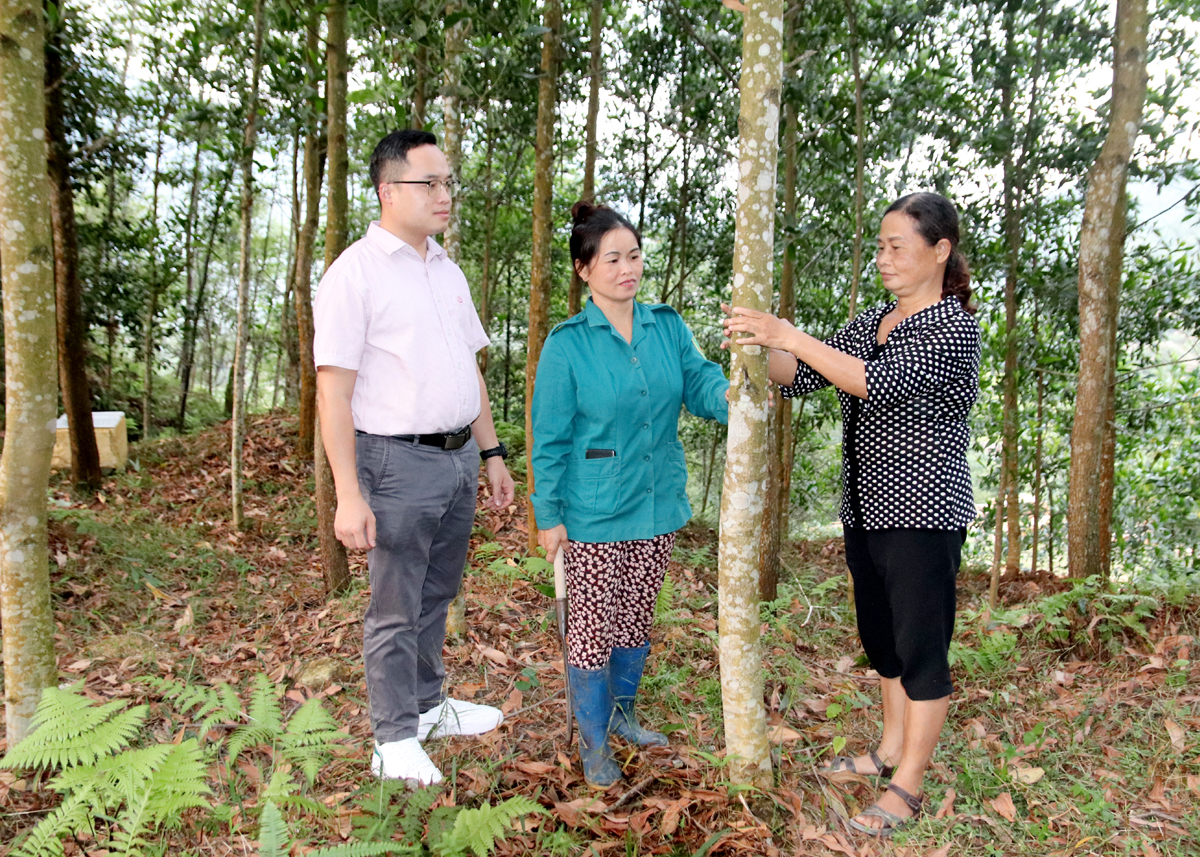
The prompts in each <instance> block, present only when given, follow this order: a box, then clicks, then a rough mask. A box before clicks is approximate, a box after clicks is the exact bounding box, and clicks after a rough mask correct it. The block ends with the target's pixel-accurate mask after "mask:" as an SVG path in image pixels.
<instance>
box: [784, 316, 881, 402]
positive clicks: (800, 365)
mask: <svg viewBox="0 0 1200 857" xmlns="http://www.w3.org/2000/svg"><path fill="white" fill-rule="evenodd" d="M862 319H863V316H861V315H860V316H859V317H858V318H856V319H855V320H854V321H852V322H850V323H849V324H848V325H846V326H845V327H843V328H842V329H841V330H839V331H838V332H837V333H835V334H834V335H833V336H831V337H829V338H828V339H826V340H825V344H826V345H828V346H829V347H830V348H836V349H837V350H838V351H841V352H842V353H843V354H854V349H853V347H852V345H853V343H854V341H855V338H856V337H857V336H861V334H862V331H861V327H862V325H863V320H862ZM828 386H830V383H829V380H828V379H827V378H826V377H825V376H824V375H822V374H821V373H820V372H818V371H817V370H816V369H814V368H812V367H811V366H809V365H808V364H807V363H805V362H804V361H803V360H801V359H799V358H796V377H795V378H794V379H793V380H792V383H791V384H780V385H779V394H780V395H781V396H783V397H784V398H785V399H794V398H795V397H796V396H802V395H804V394H805V393H815V392H816V391H817V390H823V389H825V388H826V387H828Z"/></svg>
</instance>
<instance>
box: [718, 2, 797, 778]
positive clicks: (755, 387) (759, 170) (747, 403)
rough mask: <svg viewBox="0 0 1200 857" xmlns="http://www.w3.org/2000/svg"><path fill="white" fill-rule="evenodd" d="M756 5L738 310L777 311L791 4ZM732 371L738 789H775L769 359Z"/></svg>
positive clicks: (723, 592)
mask: <svg viewBox="0 0 1200 857" xmlns="http://www.w3.org/2000/svg"><path fill="white" fill-rule="evenodd" d="M746 5H747V6H748V9H747V11H746V12H745V13H744V16H745V21H744V24H743V29H742V75H741V80H740V86H739V92H740V103H741V107H740V112H739V116H738V132H739V135H738V175H739V181H738V205H737V215H736V216H737V221H736V233H735V238H734V251H733V298H732V300H733V304H734V305H736V306H743V307H749V308H752V309H760V310H769V309H770V307H771V291H772V285H773V268H774V252H775V248H774V232H775V184H776V174H777V173H778V170H779V167H778V155H779V102H780V87H781V84H782V75H783V62H782V56H783V51H782V37H783V0H758V2H751V3H747V4H746ZM729 371H730V377H731V379H732V382H731V385H730V403H729V440H728V444H727V447H726V460H725V482H724V490H723V493H722V496H721V543H720V551H719V557H718V577H719V581H718V587H719V596H718V599H719V608H718V614H719V616H720V627H719V632H720V636H721V643H720V650H721V699H722V707H723V711H724V720H725V749H726V758H727V759H728V760H729V775H730V778H731V779H732V781H733V782H735V783H747V784H752V785H756V786H760V787H765V786H768V785H770V783H771V757H770V754H769V752H768V747H767V729H766V709H765V707H764V706H763V665H762V641H761V639H760V630H759V598H758V594H759V593H758V545H759V533H760V530H761V527H762V514H763V493H764V490H763V489H764V487H765V482H766V476H767V460H766V458H767V448H766V436H767V420H768V418H769V412H768V408H767V385H768V381H767V352H766V350H765V349H763V348H761V347H759V346H738V345H734V347H733V349H732V354H731V359H730V370H729Z"/></svg>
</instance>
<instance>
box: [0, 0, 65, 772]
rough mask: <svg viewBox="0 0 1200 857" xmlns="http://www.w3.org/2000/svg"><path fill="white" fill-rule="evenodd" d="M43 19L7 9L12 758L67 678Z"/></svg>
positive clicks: (2, 541) (3, 252)
mask: <svg viewBox="0 0 1200 857" xmlns="http://www.w3.org/2000/svg"><path fill="white" fill-rule="evenodd" d="M43 20H44V15H43V12H42V4H41V3H40V2H37V0H0V116H3V117H4V121H2V122H0V176H3V179H2V180H0V224H4V228H2V229H0V261H2V264H3V269H2V270H0V291H3V294H4V372H5V382H6V383H5V385H4V402H5V412H4V452H3V454H2V455H0V628H2V629H3V634H4V638H3V648H4V720H5V735H6V738H7V741H8V747H9V749H12V748H13V747H15V746H16V745H17V744H19V743H20V742H21V741H23V740H24V739H25V736H26V735H27V734H28V733H29V728H30V723H31V721H32V719H33V714H34V710H35V709H36V708H37V704H38V701H39V700H40V699H41V696H42V691H43V690H45V689H46V688H48V687H53V686H54V685H55V684H56V683H57V679H58V669H57V665H56V664H55V661H54V611H53V609H52V606H51V603H50V573H49V556H48V553H49V551H48V548H47V541H46V485H47V483H48V481H49V478H50V453H51V450H52V449H53V448H54V433H55V432H54V421H55V417H56V416H57V414H56V410H57V408H56V402H57V399H58V390H57V379H56V372H57V368H58V363H57V356H58V355H57V343H56V339H57V334H56V329H55V327H56V325H55V310H54V265H53V262H54V251H53V249H52V238H51V234H50V201H49V190H48V187H47V182H46V148H45V143H44V142H43V139H42V138H43V137H44V133H43V132H44V129H45V126H46V104H45V95H44V93H45V62H46V55H45V43H44V40H43V38H44V37H43V29H42V26H43V25H42V21H43ZM18 227H19V228H18Z"/></svg>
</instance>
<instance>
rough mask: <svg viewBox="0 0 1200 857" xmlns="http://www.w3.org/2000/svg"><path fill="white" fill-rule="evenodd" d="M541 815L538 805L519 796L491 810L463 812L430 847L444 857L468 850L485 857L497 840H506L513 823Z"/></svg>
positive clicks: (487, 807) (487, 808)
mask: <svg viewBox="0 0 1200 857" xmlns="http://www.w3.org/2000/svg"><path fill="white" fill-rule="evenodd" d="M545 811H546V810H545V809H543V808H542V807H541V806H540V805H539V804H537V803H535V802H534V801H532V800H530V799H529V798H527V797H521V796H520V795H518V796H516V797H511V798H509V799H508V800H505V801H502V802H500V803H498V804H496V805H495V806H489V805H487V804H485V805H483V806H481V807H479V808H477V809H464V810H463V811H462V812H460V813H459V814H458V817H457V818H455V819H454V827H453V828H451V829H450V832H449V833H446V834H445V835H444V836H442V838H441V839H440V840H438V842H437V844H436V845H434V851H436V852H437V853H438V854H442V855H447V857H448V856H449V855H452V854H461V853H462V852H464V851H466V850H467V849H468V848H469V849H470V850H471V852H472V853H473V854H474V855H475V857H488V855H489V854H491V852H492V848H494V847H495V845H496V842H497V840H500V839H504V837H505V836H507V834H508V829H509V828H508V825H509V823H510V822H511V821H512V820H513V819H515V818H520V817H521V816H523V815H529V814H530V813H534V812H536V813H545Z"/></svg>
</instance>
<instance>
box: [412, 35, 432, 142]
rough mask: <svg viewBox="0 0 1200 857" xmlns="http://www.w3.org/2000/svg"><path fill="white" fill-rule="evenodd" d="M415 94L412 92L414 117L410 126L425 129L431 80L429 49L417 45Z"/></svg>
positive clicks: (414, 71)
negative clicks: (427, 95) (427, 92)
mask: <svg viewBox="0 0 1200 857" xmlns="http://www.w3.org/2000/svg"><path fill="white" fill-rule="evenodd" d="M413 75H414V78H415V79H414V80H413V92H412V116H411V117H410V122H409V125H411V126H412V127H413V128H424V127H425V102H426V94H425V88H426V86H427V85H428V80H429V48H427V47H426V46H425V45H417V49H416V51H414V53H413Z"/></svg>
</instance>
